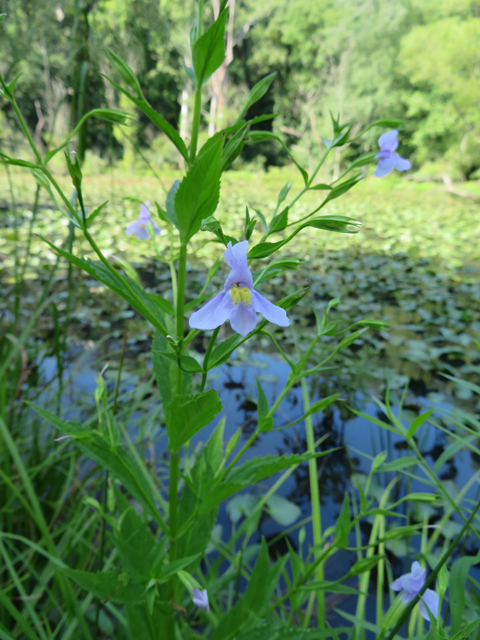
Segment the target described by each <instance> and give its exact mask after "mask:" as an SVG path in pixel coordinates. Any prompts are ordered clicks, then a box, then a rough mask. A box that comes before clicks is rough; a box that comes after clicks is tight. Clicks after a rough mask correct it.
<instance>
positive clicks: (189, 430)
mask: <svg viewBox="0 0 480 640" xmlns="http://www.w3.org/2000/svg"><path fill="white" fill-rule="evenodd" d="M221 410H222V403H221V402H220V398H219V397H218V393H217V392H216V391H215V390H214V389H211V390H210V391H207V392H206V393H197V395H196V396H191V395H182V396H176V397H175V398H174V399H173V400H172V402H170V403H169V404H168V405H167V406H166V407H165V422H166V425H167V433H168V446H169V448H170V451H173V452H177V451H180V449H181V448H182V447H183V445H184V444H185V443H186V442H187V440H190V438H193V436H194V435H195V434H196V433H198V432H199V431H200V429H203V427H206V426H207V425H209V424H210V422H211V421H212V420H213V419H214V418H215V416H216V415H218V414H219V413H220V411H221Z"/></svg>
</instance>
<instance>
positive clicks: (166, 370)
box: [152, 330, 174, 407]
mask: <svg viewBox="0 0 480 640" xmlns="http://www.w3.org/2000/svg"><path fill="white" fill-rule="evenodd" d="M168 350H170V351H171V354H172V355H174V351H173V349H172V347H171V346H170V345H169V344H168V342H167V340H166V338H165V336H164V335H162V334H161V333H160V331H158V330H157V331H155V335H154V337H153V345H152V365H153V373H154V374H155V379H156V381H157V386H158V390H159V392H160V397H161V398H162V404H163V406H164V407H165V406H166V405H167V404H168V403H169V402H171V400H172V387H173V383H172V378H173V372H172V361H171V360H170V359H169V358H167V357H166V355H165V353H166V352H167V351H168Z"/></svg>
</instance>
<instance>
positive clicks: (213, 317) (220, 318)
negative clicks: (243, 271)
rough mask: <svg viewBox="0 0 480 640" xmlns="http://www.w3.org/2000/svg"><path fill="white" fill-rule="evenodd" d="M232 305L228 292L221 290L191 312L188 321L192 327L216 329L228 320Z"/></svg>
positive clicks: (206, 329) (205, 329)
mask: <svg viewBox="0 0 480 640" xmlns="http://www.w3.org/2000/svg"><path fill="white" fill-rule="evenodd" d="M234 306H235V305H234V304H233V301H232V296H231V295H230V293H229V292H228V291H221V292H220V293H218V294H217V295H216V296H215V297H214V298H213V300H210V302H207V304H206V305H205V306H204V307H202V308H201V309H199V310H198V311H195V313H192V315H191V316H190V320H189V321H188V322H189V324H190V326H191V328H192V329H203V330H204V331H208V330H209V329H216V328H217V327H219V326H220V325H221V324H223V323H224V322H225V320H228V318H229V317H230V314H231V312H232V309H233V307H234Z"/></svg>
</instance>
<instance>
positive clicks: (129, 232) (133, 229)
mask: <svg viewBox="0 0 480 640" xmlns="http://www.w3.org/2000/svg"><path fill="white" fill-rule="evenodd" d="M139 227H140V221H139V220H135V222H132V224H129V225H128V227H127V229H126V231H125V233H126V234H127V236H131V235H132V233H136V231H137V228H139Z"/></svg>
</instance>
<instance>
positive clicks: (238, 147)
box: [221, 122, 250, 173]
mask: <svg viewBox="0 0 480 640" xmlns="http://www.w3.org/2000/svg"><path fill="white" fill-rule="evenodd" d="M249 130H250V123H249V122H247V123H245V125H244V126H243V127H242V128H241V129H239V131H237V132H236V133H235V134H234V135H233V136H232V138H231V139H230V140H229V141H228V142H227V144H226V145H225V148H224V149H223V153H222V167H221V171H222V173H223V172H224V171H225V169H228V167H229V166H230V165H232V164H233V162H235V160H236V159H237V158H238V156H239V155H240V153H241V152H242V149H243V147H244V146H245V143H246V142H247V139H248V138H247V136H248V132H249Z"/></svg>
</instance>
